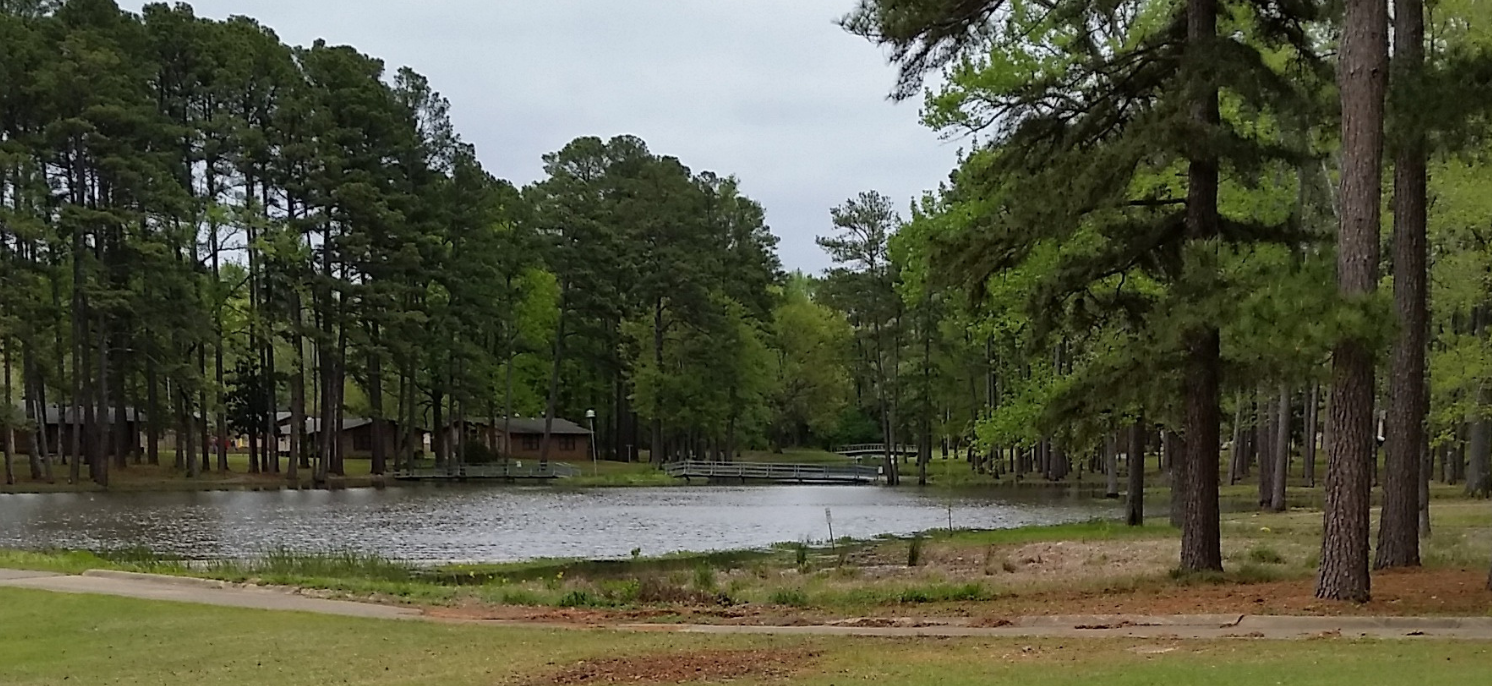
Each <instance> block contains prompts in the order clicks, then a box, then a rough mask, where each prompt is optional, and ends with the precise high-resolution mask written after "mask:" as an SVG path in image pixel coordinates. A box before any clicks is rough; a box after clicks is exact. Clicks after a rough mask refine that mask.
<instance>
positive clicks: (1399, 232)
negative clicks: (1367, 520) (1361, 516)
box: [1373, 0, 1430, 569]
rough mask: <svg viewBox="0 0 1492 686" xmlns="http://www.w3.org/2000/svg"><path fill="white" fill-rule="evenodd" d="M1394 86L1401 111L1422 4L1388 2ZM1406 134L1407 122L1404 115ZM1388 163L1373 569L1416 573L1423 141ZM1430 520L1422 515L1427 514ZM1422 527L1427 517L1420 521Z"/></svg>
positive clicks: (1413, 72) (1423, 404) (1416, 60)
mask: <svg viewBox="0 0 1492 686" xmlns="http://www.w3.org/2000/svg"><path fill="white" fill-rule="evenodd" d="M1393 4H1394V61H1393V65H1392V66H1393V69H1394V76H1393V78H1394V79H1395V87H1396V89H1398V90H1399V92H1400V95H1401V99H1400V102H1401V103H1402V104H1403V106H1404V109H1407V108H1408V106H1409V101H1408V100H1404V99H1402V95H1403V92H1404V89H1406V88H1411V87H1413V85H1415V84H1416V83H1417V81H1418V79H1419V78H1420V73H1421V71H1422V69H1421V67H1422V66H1423V64H1424V44H1425V8H1424V0H1393ZM1403 118H1404V119H1405V120H1406V123H1408V124H1409V126H1410V127H1411V128H1414V127H1413V124H1412V120H1413V119H1414V117H1413V116H1405V117H1403ZM1406 133H1407V140H1404V141H1401V146H1400V148H1399V151H1398V155H1397V158H1396V159H1395V161H1394V233H1393V252H1394V259H1393V268H1394V307H1395V309H1396V310H1398V313H1399V337H1398V339H1397V340H1396V341H1395V342H1394V350H1393V364H1392V368H1391V371H1390V372H1389V393H1388V422H1387V423H1388V426H1387V427H1386V429H1387V434H1388V435H1387V437H1386V438H1387V441H1386V444H1385V448H1386V451H1387V454H1386V456H1385V458H1384V475H1383V514H1382V516H1381V517H1380V521H1379V527H1378V557H1377V559H1376V560H1375V561H1374V563H1373V566H1374V567H1375V568H1377V569H1388V568H1391V567H1418V566H1419V564H1420V556H1419V533H1420V531H1419V528H1420V521H1419V520H1420V512H1419V510H1420V507H1419V504H1420V503H1419V499H1420V481H1421V479H1422V478H1423V476H1424V475H1423V474H1422V466H1421V463H1422V462H1423V460H1424V455H1425V454H1426V452H1427V451H1428V449H1429V445H1428V439H1427V437H1426V435H1425V434H1426V431H1425V422H1426V420H1427V419H1428V415H1429V411H1430V403H1429V398H1428V397H1427V396H1426V393H1427V389H1426V387H1425V355H1426V351H1427V349H1428V347H1429V295H1428V291H1427V285H1426V269H1427V267H1426V264H1427V262H1428V260H1429V256H1428V249H1427V247H1426V222H1427V217H1426V213H1427V198H1428V190H1427V186H1428V182H1429V178H1428V177H1429V173H1428V171H1427V169H1426V166H1427V165H1426V152H1425V140H1424V136H1423V135H1421V134H1420V132H1419V131H1418V130H1410V131H1407V132H1406ZM1426 514H1428V512H1427V513H1426ZM1426 521H1427V522H1428V519H1427V520H1426Z"/></svg>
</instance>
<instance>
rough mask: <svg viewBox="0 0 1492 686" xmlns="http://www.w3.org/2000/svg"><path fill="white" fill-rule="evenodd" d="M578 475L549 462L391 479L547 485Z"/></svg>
mask: <svg viewBox="0 0 1492 686" xmlns="http://www.w3.org/2000/svg"><path fill="white" fill-rule="evenodd" d="M579 474H580V471H579V470H578V469H576V468H575V467H572V466H570V465H568V464H564V463H561V462H550V463H547V464H543V465H541V464H539V463H538V462H520V463H511V462H510V463H503V464H486V465H461V466H460V467H455V468H451V469H447V468H444V467H437V468H431V469H414V470H409V469H405V470H400V471H398V472H395V473H394V478H395V479H396V480H399V481H548V480H553V479H571V478H574V477H576V476H579Z"/></svg>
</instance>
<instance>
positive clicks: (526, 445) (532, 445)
mask: <svg viewBox="0 0 1492 686" xmlns="http://www.w3.org/2000/svg"><path fill="white" fill-rule="evenodd" d="M543 440H544V439H543V437H542V436H538V435H535V434H527V435H525V436H524V437H523V449H524V450H538V449H539V443H540V442H541V441H543Z"/></svg>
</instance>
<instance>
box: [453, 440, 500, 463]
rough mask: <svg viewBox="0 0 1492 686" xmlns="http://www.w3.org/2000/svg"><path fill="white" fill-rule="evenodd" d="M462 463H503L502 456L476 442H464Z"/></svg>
mask: <svg viewBox="0 0 1492 686" xmlns="http://www.w3.org/2000/svg"><path fill="white" fill-rule="evenodd" d="M461 461H462V462H465V463H466V464H493V463H495V462H501V461H502V456H500V455H498V454H497V453H495V452H493V451H492V449H491V448H488V447H487V446H485V445H482V444H481V443H478V442H475V441H462V446H461Z"/></svg>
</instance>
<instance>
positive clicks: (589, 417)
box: [585, 410, 601, 476]
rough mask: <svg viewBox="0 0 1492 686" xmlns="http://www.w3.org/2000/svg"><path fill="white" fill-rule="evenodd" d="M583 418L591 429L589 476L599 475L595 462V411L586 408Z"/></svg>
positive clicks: (598, 468)
mask: <svg viewBox="0 0 1492 686" xmlns="http://www.w3.org/2000/svg"><path fill="white" fill-rule="evenodd" d="M585 419H586V421H587V422H588V423H590V429H591V435H590V439H589V441H590V444H591V476H600V474H601V471H600V467H599V466H598V465H597V463H596V411H595V410H586V411H585Z"/></svg>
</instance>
